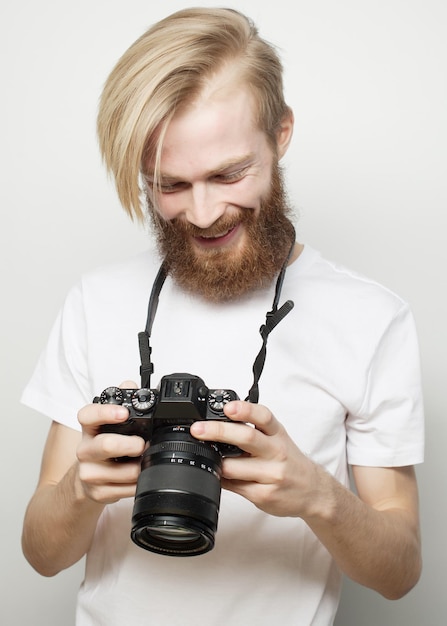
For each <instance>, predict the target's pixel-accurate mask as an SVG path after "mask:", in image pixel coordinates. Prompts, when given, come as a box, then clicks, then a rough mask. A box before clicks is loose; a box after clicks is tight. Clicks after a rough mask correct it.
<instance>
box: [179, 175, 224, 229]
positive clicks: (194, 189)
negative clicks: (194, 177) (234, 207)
mask: <svg viewBox="0 0 447 626" xmlns="http://www.w3.org/2000/svg"><path fill="white" fill-rule="evenodd" d="M225 206H226V204H225V202H222V201H220V200H219V198H217V197H216V190H213V189H212V188H211V186H210V185H209V184H208V183H196V184H194V185H191V187H190V189H189V193H188V197H187V204H186V207H185V211H184V214H185V217H186V219H187V220H188V222H190V224H194V226H197V227H198V228H202V229H206V228H209V227H210V226H212V225H213V224H214V223H215V222H216V221H217V220H218V219H219V217H221V216H222V215H223V214H224V213H225Z"/></svg>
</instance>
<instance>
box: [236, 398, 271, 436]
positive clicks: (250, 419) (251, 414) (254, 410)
mask: <svg viewBox="0 0 447 626" xmlns="http://www.w3.org/2000/svg"><path fill="white" fill-rule="evenodd" d="M224 412H225V415H226V416H227V417H229V418H230V419H231V420H234V421H238V422H247V423H249V424H253V426H255V428H257V429H258V430H260V431H261V432H263V433H264V434H265V435H268V436H273V435H277V434H278V433H279V432H280V431H281V430H282V425H281V424H280V422H278V420H277V419H276V417H275V416H274V415H273V413H272V412H271V411H270V409H268V408H267V407H266V406H263V405H262V404H253V403H251V402H243V401H240V400H239V401H234V402H229V403H228V404H227V405H226V406H225V408H224Z"/></svg>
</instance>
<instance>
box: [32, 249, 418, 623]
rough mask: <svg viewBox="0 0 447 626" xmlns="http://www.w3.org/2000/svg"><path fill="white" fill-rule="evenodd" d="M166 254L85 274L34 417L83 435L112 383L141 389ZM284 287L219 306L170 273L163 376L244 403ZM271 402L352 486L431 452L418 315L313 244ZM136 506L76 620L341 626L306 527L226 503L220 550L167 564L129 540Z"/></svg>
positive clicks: (156, 328) (162, 329)
mask: <svg viewBox="0 0 447 626" xmlns="http://www.w3.org/2000/svg"><path fill="white" fill-rule="evenodd" d="M158 266H159V259H158V257H157V255H156V253H155V252H154V251H148V252H146V253H144V254H141V255H139V256H137V257H135V258H133V259H131V260H129V261H127V262H124V263H121V264H119V265H115V266H112V267H108V268H102V269H99V270H97V271H95V272H92V273H90V274H89V275H87V276H86V277H85V278H84V279H83V280H82V282H81V283H80V285H78V286H77V287H75V288H74V289H73V290H72V291H71V292H70V294H69V295H68V298H67V301H66V303H65V306H64V308H63V310H62V312H61V314H60V316H59V318H58V320H57V322H56V324H55V327H54V329H53V331H52V334H51V336H50V339H49V343H48V346H47V348H46V350H45V351H44V353H43V355H42V357H41V359H40V361H39V363H38V365H37V368H36V371H35V373H34V375H33V378H32V380H31V382H30V383H29V385H28V386H27V388H26V390H25V391H24V394H23V401H24V402H25V403H26V404H28V405H29V406H31V407H33V408H34V409H37V410H38V411H41V412H42V413H44V414H46V415H48V416H49V417H50V418H52V419H54V420H56V421H58V422H61V423H62V424H65V425H67V426H69V427H71V428H77V429H79V424H78V422H77V418H76V415H77V411H78V410H79V408H81V407H82V406H84V405H85V404H87V403H89V402H91V401H92V398H93V397H94V396H95V395H98V393H100V392H101V391H102V390H103V389H104V388H105V387H108V386H111V385H119V384H120V383H121V382H122V381H123V380H129V379H131V380H132V379H133V380H135V382H137V383H138V382H139V380H140V379H139V365H140V360H139V351H138V341H137V334H138V332H140V331H142V330H144V327H145V323H146V313H147V304H148V298H149V294H150V290H151V288H152V284H153V281H154V278H155V275H156V272H157V270H158ZM273 292H274V286H273V285H272V287H271V288H270V289H268V290H265V291H262V292H257V293H255V294H252V295H250V296H248V297H246V298H245V299H243V301H242V302H241V301H238V302H237V303H225V304H219V305H213V304H209V303H205V302H203V301H200V300H198V299H196V298H195V297H193V296H191V295H189V294H185V293H183V292H180V291H179V290H178V289H177V288H176V287H175V286H174V285H173V283H172V281H171V280H170V279H169V278H168V279H167V281H166V283H165V286H164V287H163V289H162V292H161V295H160V300H159V306H158V311H157V315H156V317H155V322H154V325H153V331H152V340H151V345H152V348H153V351H152V359H153V362H154V364H155V373H154V375H153V378H152V387H156V386H157V384H158V382H159V380H160V378H161V377H162V376H163V375H167V374H171V373H173V372H189V373H190V374H196V375H198V376H200V377H201V378H203V380H204V381H205V383H206V385H207V386H208V387H209V388H227V389H234V390H235V391H236V392H237V393H238V395H239V396H240V397H241V398H244V397H245V396H246V395H247V393H248V390H249V388H250V387H251V384H252V381H253V374H252V365H253V361H254V358H255V356H256V355H257V353H258V351H259V349H260V347H261V337H260V335H259V327H260V326H261V324H263V323H264V321H265V314H266V312H267V311H269V310H270V309H271V305H272V299H273ZM288 299H291V300H293V301H294V303H295V307H294V309H293V310H292V311H291V313H289V315H288V316H287V317H286V318H285V319H284V320H283V321H281V322H280V324H279V325H278V326H277V327H276V328H275V329H274V330H273V331H272V333H271V335H270V337H269V341H268V350H267V359H266V364H265V368H264V371H263V374H262V376H261V379H260V399H259V401H260V403H262V404H265V405H266V406H268V407H269V408H270V409H271V410H272V411H273V412H274V414H275V415H276V417H277V418H278V419H279V420H280V421H281V422H282V423H283V424H284V426H285V428H286V429H287V431H288V433H289V434H290V436H291V437H292V438H293V439H294V441H295V442H296V443H297V445H298V446H299V447H300V449H301V450H302V451H303V452H304V453H305V454H307V455H309V456H310V457H311V458H312V459H313V460H315V461H316V462H318V463H321V464H322V465H323V466H324V467H325V468H326V469H327V470H328V471H329V472H330V473H331V474H333V475H334V476H335V477H336V478H337V479H338V480H339V481H340V482H341V483H343V484H344V485H348V482H349V481H348V469H347V465H348V464H353V465H367V466H405V465H412V464H415V463H420V462H421V461H422V457H423V409H422V398H421V389H420V372H419V354H418V345H417V339H416V334H415V328H414V323H413V318H412V315H411V312H410V311H409V308H408V305H407V304H406V303H405V302H403V301H402V300H401V299H400V298H399V297H397V296H396V295H395V294H393V293H391V292H390V291H389V290H387V289H385V288H384V287H381V286H380V285H378V284H377V283H375V282H374V281H371V280H368V279H366V278H364V277H361V276H359V275H357V274H355V273H353V272H351V271H348V270H346V269H345V268H343V267H340V266H337V265H336V264H334V263H331V262H328V261H326V260H324V259H323V258H322V257H321V256H320V255H319V253H317V252H316V251H314V250H313V249H311V248H309V247H307V246H306V247H305V249H304V251H303V253H302V254H301V256H300V257H299V258H298V260H297V261H295V262H294V263H293V264H292V265H291V266H290V267H289V268H288V269H287V272H286V277H285V280H284V285H283V290H282V295H281V299H280V304H281V303H282V302H284V301H285V300H288ZM132 507H133V500H131V499H126V500H122V501H121V502H119V503H117V504H115V505H111V506H108V507H106V509H105V511H104V513H103V515H102V517H101V518H100V521H99V523H98V527H97V531H96V534H95V538H94V541H93V545H92V547H91V550H90V552H89V554H88V555H87V566H86V577H85V581H84V583H83V585H82V587H81V590H80V592H79V603H78V615H77V620H78V621H77V624H78V625H82V626H93V625H94V626H99V625H104V626H115V625H117V626H118V625H120V626H121V624H123V623H126V624H132V626H134V625H140V624H148V625H149V624H150V625H154V626H161V625H163V626H164V625H166V624H169V625H170V626H175V625H180V624H181V625H182V626H185V625H189V624H195V623H197V621H204V622H206V624H207V626H222V624H225V625H226V626H246V625H247V624H256V625H257V626H264V625H265V626H267V625H268V626H271V624H272V623H281V624H297V625H299V626H307V625H311V624H312V625H314V626H328V625H330V624H332V622H333V619H334V615H335V612H336V607H337V603H338V598H339V592H340V584H341V575H340V572H339V571H338V569H337V567H336V566H335V564H334V562H333V560H332V558H331V556H330V555H329V553H328V552H327V550H326V549H325V548H324V547H323V546H322V545H321V544H320V542H319V541H318V540H317V539H316V537H315V536H314V534H313V533H312V532H311V531H310V530H309V528H308V527H307V525H306V524H305V523H304V522H303V521H302V520H300V519H295V518H277V517H273V516H271V515H267V514H265V513H263V512H261V511H259V510H258V509H256V507H255V506H254V505H252V504H251V503H250V502H247V501H245V500H244V499H243V498H242V497H239V496H236V495H234V494H231V493H229V492H226V491H223V492H222V500H221V506H220V513H219V526H218V530H217V533H216V545H215V547H214V549H213V550H212V551H211V552H209V553H207V554H205V555H202V556H196V557H191V558H175V557H167V556H160V555H157V554H153V553H151V552H147V551H145V550H143V549H141V548H139V547H137V546H135V545H134V544H133V543H132V542H131V540H130V538H129V532H130V525H131V515H132Z"/></svg>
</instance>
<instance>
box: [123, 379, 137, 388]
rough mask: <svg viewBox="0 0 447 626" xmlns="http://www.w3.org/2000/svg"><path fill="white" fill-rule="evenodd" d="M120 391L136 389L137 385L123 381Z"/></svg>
mask: <svg viewBox="0 0 447 626" xmlns="http://www.w3.org/2000/svg"><path fill="white" fill-rule="evenodd" d="M120 389H138V385H137V383H135V382H134V381H133V380H125V381H124V382H123V383H121V385H120Z"/></svg>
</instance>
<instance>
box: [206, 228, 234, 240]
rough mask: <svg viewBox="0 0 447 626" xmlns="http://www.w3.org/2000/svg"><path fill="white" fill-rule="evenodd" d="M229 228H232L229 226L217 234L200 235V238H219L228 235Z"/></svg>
mask: <svg viewBox="0 0 447 626" xmlns="http://www.w3.org/2000/svg"><path fill="white" fill-rule="evenodd" d="M230 230H232V229H231V228H229V229H228V230H227V231H225V232H224V233H219V234H218V235H202V236H201V237H202V239H219V238H220V237H225V235H228V233H229V232H230Z"/></svg>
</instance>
